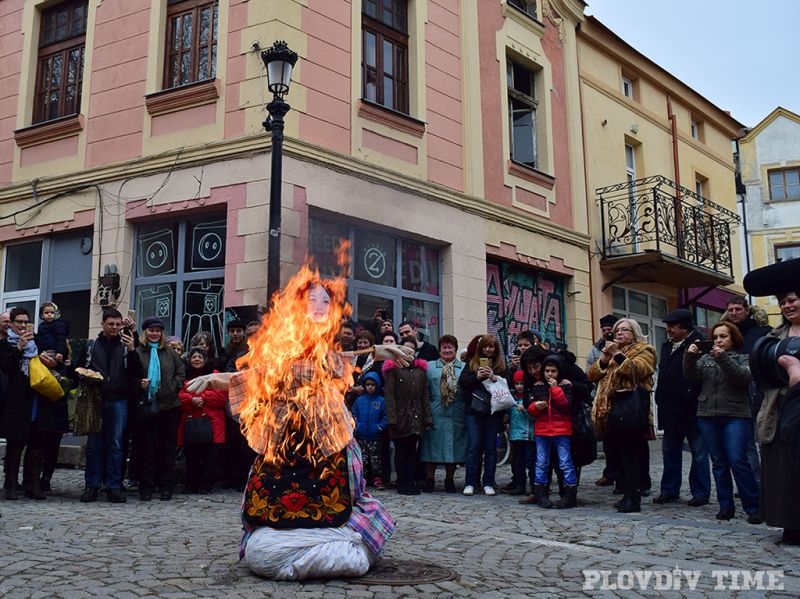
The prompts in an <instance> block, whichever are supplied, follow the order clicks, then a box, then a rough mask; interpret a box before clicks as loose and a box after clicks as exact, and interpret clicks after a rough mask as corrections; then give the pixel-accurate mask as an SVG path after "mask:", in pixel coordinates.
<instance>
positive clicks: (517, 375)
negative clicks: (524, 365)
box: [514, 369, 525, 383]
mask: <svg viewBox="0 0 800 599" xmlns="http://www.w3.org/2000/svg"><path fill="white" fill-rule="evenodd" d="M524 377H525V373H524V372H523V371H522V370H521V369H520V370H517V371H515V372H514V382H515V383H519V382H520V381H521V380H522V379H523V378H524Z"/></svg>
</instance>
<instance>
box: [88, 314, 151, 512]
mask: <svg viewBox="0 0 800 599" xmlns="http://www.w3.org/2000/svg"><path fill="white" fill-rule="evenodd" d="M102 326H103V330H102V332H101V333H100V334H99V335H98V336H97V339H95V340H94V342H93V343H92V344H91V347H88V348H87V351H86V352H85V353H84V355H82V356H80V358H79V359H78V360H76V361H75V362H74V366H80V367H88V368H90V369H91V370H94V371H96V372H99V373H100V374H101V375H103V382H102V383H100V393H101V394H102V397H103V403H102V405H103V425H102V430H101V431H100V432H99V433H97V434H95V435H88V436H87V441H86V470H85V472H84V480H85V489H84V491H83V494H82V495H81V501H82V502H83V503H90V502H92V501H97V496H98V494H99V492H100V485H101V484H102V483H105V486H106V491H107V494H108V501H110V502H111V503H125V493H124V491H123V490H122V461H123V456H124V452H123V441H124V438H125V435H126V433H127V426H128V399H129V396H130V393H131V392H132V389H133V388H134V385H133V381H132V380H133V379H134V378H135V377H137V376H138V375H139V360H138V359H136V358H135V356H134V351H133V350H134V336H133V333H132V329H133V322H132V321H131V320H129V319H125V321H123V320H122V314H120V312H119V311H118V310H116V309H114V308H107V309H106V310H103V324H102ZM123 326H124V327H125V330H123ZM86 354H88V356H87V355H86Z"/></svg>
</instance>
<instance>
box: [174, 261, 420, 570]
mask: <svg viewBox="0 0 800 599" xmlns="http://www.w3.org/2000/svg"><path fill="white" fill-rule="evenodd" d="M344 253H345V252H342V253H341V254H344ZM345 285H346V280H345V279H344V278H343V277H340V278H336V279H323V278H321V277H320V275H319V273H318V271H316V270H315V269H314V268H312V267H311V266H310V264H308V263H307V264H306V265H305V266H303V267H302V268H301V269H300V271H299V272H298V274H297V275H295V276H294V277H293V278H292V279H291V280H290V281H289V282H288V284H287V285H286V287H285V288H284V289H282V290H280V291H278V292H277V293H276V294H275V295H274V296H273V298H272V304H271V308H270V311H269V313H268V314H267V315H265V317H264V319H263V321H262V326H261V328H260V329H259V330H258V332H257V333H256V334H255V335H254V336H252V337H251V338H250V339H249V340H248V343H249V346H250V351H249V353H248V354H247V355H246V356H243V357H242V358H241V359H240V364H239V367H240V368H241V370H240V371H239V372H236V373H232V374H215V375H208V376H207V377H199V378H201V379H204V380H201V381H199V382H197V383H196V384H195V385H194V386H193V387H191V388H190V390H196V389H198V388H202V387H203V386H206V385H211V386H212V387H215V388H227V389H228V392H229V398H230V406H231V412H232V413H233V414H234V415H238V416H239V419H240V425H241V428H242V432H243V434H244V436H245V438H246V439H247V442H248V444H249V445H250V446H251V447H252V448H253V449H254V450H255V451H256V453H257V454H258V455H257V457H256V459H255V462H254V463H253V466H252V468H251V470H250V474H249V476H248V480H247V485H246V487H245V492H244V496H243V499H242V526H243V528H244V536H243V538H242V543H241V548H240V557H241V558H242V559H243V560H244V561H245V562H246V563H247V565H248V566H249V567H250V569H251V570H252V571H253V572H255V573H256V574H258V575H260V576H264V577H267V578H271V579H275V580H301V579H306V578H325V577H328V578H330V577H353V576H361V575H363V574H365V573H366V572H367V571H368V570H369V568H370V567H371V566H372V565H373V564H374V563H375V562H376V561H377V560H378V559H379V558H380V555H381V552H382V551H383V548H384V545H385V543H386V541H387V540H388V539H389V537H390V536H391V534H392V532H393V531H394V527H395V523H394V520H393V519H392V517H391V516H390V515H389V514H388V512H387V511H386V509H385V508H384V506H383V504H382V503H381V502H380V501H378V500H377V499H375V498H374V497H372V496H370V495H369V494H368V493H367V492H366V491H365V481H364V477H363V468H362V463H361V453H360V450H359V447H358V443H357V442H356V441H355V440H354V438H353V429H354V423H353V419H352V416H351V415H350V412H349V410H348V409H347V407H346V405H345V401H344V394H345V392H346V390H347V388H348V386H349V385H350V383H351V381H352V372H353V363H354V357H355V356H354V354H352V353H347V352H341V351H339V350H340V348H339V347H338V345H337V343H336V335H337V333H338V331H339V327H340V324H341V321H342V317H344V316H348V315H349V313H350V307H349V306H348V305H347V303H346V302H345V293H346V287H345ZM375 351H376V352H377V353H379V354H380V353H381V352H385V353H386V354H387V355H385V356H378V357H376V359H381V358H386V357H392V358H395V359H397V358H399V359H401V360H403V359H405V358H406V357H407V355H406V354H407V351H406V350H405V348H403V347H402V346H388V347H386V346H375ZM398 352H402V353H398ZM195 380H197V379H195ZM193 383H194V381H193Z"/></svg>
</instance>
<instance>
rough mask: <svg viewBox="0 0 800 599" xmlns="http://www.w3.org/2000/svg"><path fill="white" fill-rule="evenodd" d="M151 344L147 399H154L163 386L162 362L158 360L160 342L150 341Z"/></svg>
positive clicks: (148, 343)
mask: <svg viewBox="0 0 800 599" xmlns="http://www.w3.org/2000/svg"><path fill="white" fill-rule="evenodd" d="M147 345H149V346H150V365H149V366H148V368H147V378H148V379H150V384H149V385H148V386H147V401H153V400H154V399H155V398H156V393H158V388H159V387H160V386H161V362H159V361H158V343H155V342H153V341H148V342H147Z"/></svg>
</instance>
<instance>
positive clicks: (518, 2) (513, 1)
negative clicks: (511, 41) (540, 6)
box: [508, 0, 537, 19]
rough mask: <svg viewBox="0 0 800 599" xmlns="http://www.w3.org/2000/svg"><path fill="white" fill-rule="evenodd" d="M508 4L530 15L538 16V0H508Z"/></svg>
mask: <svg viewBox="0 0 800 599" xmlns="http://www.w3.org/2000/svg"><path fill="white" fill-rule="evenodd" d="M508 4H509V5H511V6H513V7H514V8H517V9H519V10H521V11H522V12H524V13H525V14H526V15H528V16H529V17H533V18H534V19H535V18H537V17H536V0H508Z"/></svg>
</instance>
